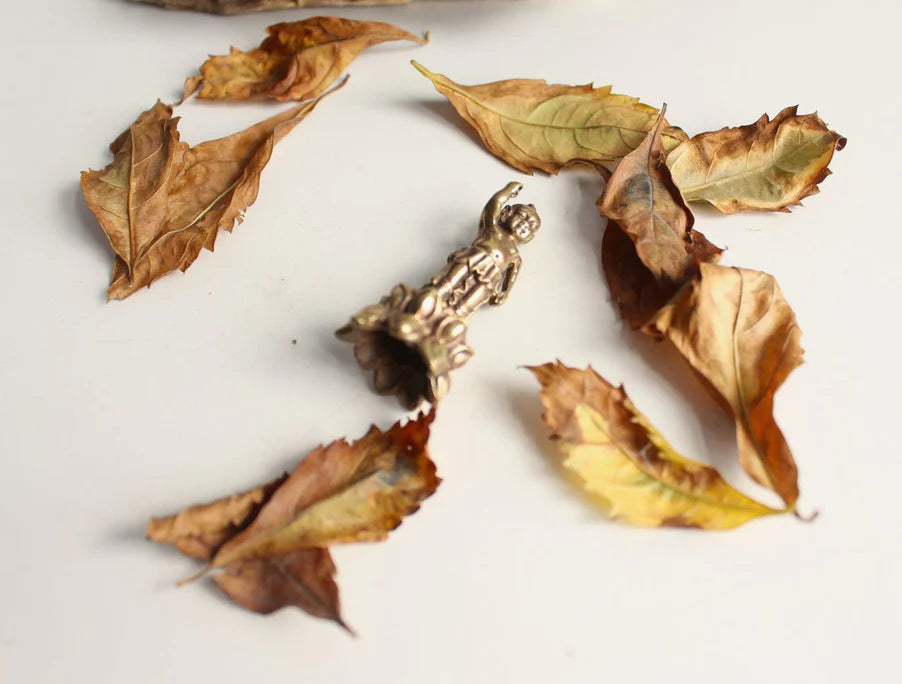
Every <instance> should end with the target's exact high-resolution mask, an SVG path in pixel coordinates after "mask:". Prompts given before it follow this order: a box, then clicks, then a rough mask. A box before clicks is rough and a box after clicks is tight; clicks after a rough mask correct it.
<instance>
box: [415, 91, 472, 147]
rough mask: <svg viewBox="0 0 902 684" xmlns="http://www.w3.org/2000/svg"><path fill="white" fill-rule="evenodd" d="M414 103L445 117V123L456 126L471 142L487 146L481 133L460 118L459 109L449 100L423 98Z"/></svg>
mask: <svg viewBox="0 0 902 684" xmlns="http://www.w3.org/2000/svg"><path fill="white" fill-rule="evenodd" d="M414 104H415V105H417V106H418V107H420V108H421V109H423V110H425V111H427V112H429V115H430V116H432V117H438V118H439V119H443V120H444V121H445V123H447V124H449V125H450V126H451V127H452V128H456V129H457V130H458V131H459V132H460V133H462V134H463V135H465V136H466V137H467V138H469V140H470V142H473V143H475V144H476V145H478V146H479V147H480V149H484V147H485V146H484V145H483V143H482V140H481V139H480V137H479V134H478V133H477V132H476V131H475V130H474V129H473V127H472V126H469V125H468V124H467V122H466V121H464V120H463V119H461V118H460V116H459V115H458V113H457V110H456V109H454V107H453V106H452V105H451V103H450V102H448V101H447V100H425V99H423V100H415V101H414ZM486 151H487V150H486Z"/></svg>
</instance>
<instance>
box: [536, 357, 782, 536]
mask: <svg viewBox="0 0 902 684" xmlns="http://www.w3.org/2000/svg"><path fill="white" fill-rule="evenodd" d="M530 370H532V372H533V373H534V374H535V376H536V378H538V380H539V382H540V383H541V385H542V393H541V396H542V404H543V405H544V407H545V414H544V419H545V423H546V424H547V425H548V427H549V428H551V430H552V432H553V433H554V437H555V438H556V440H557V444H558V446H559V448H560V450H561V451H562V452H563V455H564V460H563V465H564V467H565V468H566V469H567V470H568V471H570V472H572V473H573V474H575V475H576V476H577V477H578V478H579V480H580V481H581V482H582V484H583V486H584V487H585V489H586V491H587V492H589V493H590V494H592V495H594V496H595V497H596V498H597V499H598V500H600V501H601V502H603V504H604V505H605V507H606V508H607V512H608V514H609V515H610V516H611V517H612V518H616V519H618V520H622V521H624V522H628V523H632V524H634V525H643V526H647V527H697V528H701V529H707V530H724V529H730V528H734V527H738V526H739V525H742V524H744V523H746V522H748V521H749V520H752V519H754V518H758V517H761V516H765V515H771V514H774V513H781V512H783V511H779V510H775V509H772V508H769V507H767V506H764V505H763V504H760V503H758V502H757V501H754V500H753V499H750V498H749V497H747V496H745V495H744V494H742V493H741V492H739V491H738V490H736V489H734V488H733V487H731V486H730V485H728V484H727V483H726V482H725V481H724V480H723V478H721V476H720V474H719V473H718V472H717V471H716V470H715V469H714V468H712V467H710V466H706V465H704V464H701V463H697V462H695V461H691V460H689V459H687V458H685V457H683V456H681V455H680V454H678V453H677V452H676V451H674V449H673V447H672V446H670V444H668V443H667V441H666V440H665V439H664V437H663V436H662V435H661V434H660V433H659V432H658V431H657V430H655V428H654V427H653V426H652V425H651V424H650V423H649V421H648V419H647V418H646V417H645V416H644V415H642V414H641V413H639V411H637V410H636V408H635V407H634V406H633V404H632V402H631V401H630V400H629V397H627V395H626V392H624V390H623V388H622V387H620V388H617V387H614V386H613V385H611V384H610V383H608V382H607V381H606V380H604V378H602V377H601V376H599V375H598V374H597V373H596V372H595V371H593V370H592V369H591V368H587V369H586V370H579V369H576V368H569V367H567V366H565V365H563V364H561V363H560V362H557V363H554V364H545V365H543V366H538V367H535V368H530Z"/></svg>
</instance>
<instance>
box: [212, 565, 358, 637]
mask: <svg viewBox="0 0 902 684" xmlns="http://www.w3.org/2000/svg"><path fill="white" fill-rule="evenodd" d="M213 581H215V582H216V584H218V585H219V588H220V589H222V590H223V591H224V592H225V593H226V594H227V595H228V596H229V598H231V599H232V600H233V601H234V602H235V603H237V604H238V605H240V606H243V607H244V608H247V609H248V610H252V611H254V612H255V613H262V614H264V615H268V614H270V613H274V612H275V611H277V610H279V609H280V608H285V607H286V606H296V607H297V608H300V609H301V610H303V611H304V612H306V613H309V614H310V615H313V616H314V617H319V618H325V619H327V620H332V621H333V622H337V623H338V624H339V625H341V626H342V627H344V628H345V629H346V630H348V631H349V632H351V628H350V627H348V626H347V625H346V624H345V622H344V620H343V619H342V617H341V609H340V602H339V597H338V585H337V584H336V583H335V563H334V562H333V561H332V555H331V554H330V553H329V549H322V548H311V549H298V550H297V551H292V552H290V553H286V554H284V555H282V556H276V557H275V558H266V559H263V560H251V561H245V562H240V563H234V564H233V565H230V566H228V567H226V568H225V570H223V571H222V572H221V573H219V574H217V575H214V576H213ZM352 633H353V632H352Z"/></svg>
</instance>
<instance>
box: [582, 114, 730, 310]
mask: <svg viewBox="0 0 902 684" xmlns="http://www.w3.org/2000/svg"><path fill="white" fill-rule="evenodd" d="M662 121H663V113H662V115H661V117H660V118H659V120H658V122H657V123H656V124H655V126H654V127H653V128H652V129H651V130H650V131H649V132H648V134H647V135H646V137H645V139H644V140H643V141H642V143H640V145H639V146H638V147H637V148H636V149H635V150H633V151H632V152H630V153H629V154H628V155H627V156H625V157H624V158H623V160H622V161H621V162H620V164H619V165H618V166H617V168H616V169H615V170H614V173H613V174H612V175H611V177H610V178H609V179H608V181H607V183H606V184H605V189H604V194H602V196H601V197H600V198H599V199H598V202H597V203H596V204H597V206H598V210H599V211H600V212H601V214H602V216H606V217H607V218H608V225H607V228H606V229H605V233H604V238H603V239H602V243H601V263H602V268H603V269H604V273H605V277H606V278H607V281H608V285H609V286H610V288H611V296H612V298H613V300H614V301H615V302H616V303H617V306H618V309H619V311H620V315H621V316H622V317H623V318H624V319H626V320H627V322H628V323H629V324H630V325H631V326H632V327H633V328H641V327H642V326H644V325H645V324H646V323H648V321H649V320H650V319H651V318H652V317H653V316H654V315H655V313H656V312H657V310H658V309H660V308H661V307H662V306H663V305H664V304H666V303H667V301H668V300H670V298H671V297H673V296H674V295H675V294H676V293H677V291H678V290H679V289H680V287H681V286H682V285H683V283H685V282H686V281H687V280H689V279H691V278H692V277H694V276H695V275H696V274H697V273H698V264H699V263H701V262H716V261H717V260H718V259H719V258H720V255H721V253H722V252H723V250H722V249H720V248H719V247H717V246H716V245H714V244H712V243H710V242H708V240H707V238H705V236H704V235H702V234H701V233H699V232H698V231H696V230H693V229H692V225H693V223H694V218H693V216H692V212H691V211H690V210H689V208H688V207H687V206H686V203H685V202H683V199H682V197H681V195H680V191H679V190H678V189H677V187H676V186H675V185H674V184H673V181H672V180H671V178H670V172H669V171H668V169H667V166H666V164H665V163H664V150H663V148H662V145H661V136H660V126H661V124H662Z"/></svg>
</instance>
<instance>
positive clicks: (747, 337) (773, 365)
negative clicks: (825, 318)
mask: <svg viewBox="0 0 902 684" xmlns="http://www.w3.org/2000/svg"><path fill="white" fill-rule="evenodd" d="M700 269H701V271H700V275H699V277H698V278H697V279H696V280H695V281H694V282H692V283H691V284H687V285H686V286H685V287H684V288H683V289H682V290H681V291H680V293H679V294H678V295H677V296H676V297H675V298H674V299H673V300H671V302H670V303H668V304H667V305H666V306H665V307H664V308H663V309H661V311H660V312H659V313H658V315H657V316H656V317H655V319H654V320H653V321H652V323H651V324H650V327H651V328H653V331H654V332H656V333H657V334H660V335H663V336H665V337H666V338H667V339H669V340H670V341H671V342H672V343H673V344H674V346H675V347H676V348H677V349H678V350H679V351H680V353H681V354H682V355H683V357H684V358H685V359H686V360H687V361H688V362H689V364H690V365H691V366H692V368H693V369H694V370H695V371H696V372H697V374H698V375H699V376H700V377H701V378H702V379H703V380H704V381H705V384H706V386H707V387H708V388H709V389H710V390H712V391H713V392H714V394H715V396H716V397H718V398H719V399H720V400H721V401H722V402H723V404H724V405H725V406H726V407H728V408H729V410H730V412H731V413H732V415H733V416H734V418H735V420H736V434H737V440H738V443H739V459H740V462H741V463H742V467H743V468H744V469H745V471H746V472H747V473H748V474H749V475H751V477H752V478H753V479H754V480H755V481H757V482H759V483H760V484H762V485H764V486H765V487H768V488H770V489H772V490H773V491H775V492H776V493H777V494H779V495H780V496H781V497H782V498H783V500H784V501H785V502H786V504H787V505H788V506H789V507H790V508H791V509H794V507H795V503H796V500H797V499H798V497H799V486H798V470H797V468H796V464H795V461H794V460H793V457H792V452H791V451H790V449H789V445H788V444H787V443H786V439H785V438H784V436H783V433H782V432H781V431H780V428H779V426H778V425H777V423H776V421H775V420H774V413H773V409H774V394H775V392H776V391H777V389H778V388H779V387H780V385H782V384H783V382H784V380H785V379H786V377H787V376H788V375H789V373H790V372H791V371H792V370H793V369H794V368H795V367H796V366H798V365H799V364H800V363H801V362H802V348H801V346H800V344H799V337H800V336H801V331H800V330H799V327H798V325H797V324H796V319H795V314H793V311H792V309H791V308H790V306H789V304H788V303H787V302H786V300H785V299H784V298H783V293H782V292H781V291H780V288H779V286H778V285H777V282H776V280H775V279H774V277H773V276H771V275H768V274H767V273H761V272H760V271H751V270H747V269H741V268H729V267H725V266H715V265H711V264H701V267H700Z"/></svg>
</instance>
